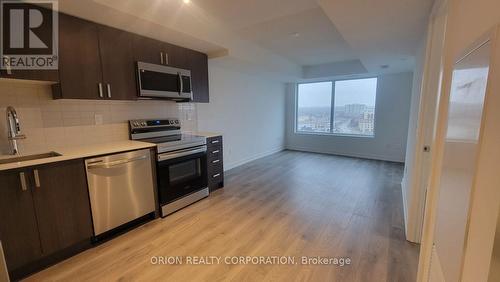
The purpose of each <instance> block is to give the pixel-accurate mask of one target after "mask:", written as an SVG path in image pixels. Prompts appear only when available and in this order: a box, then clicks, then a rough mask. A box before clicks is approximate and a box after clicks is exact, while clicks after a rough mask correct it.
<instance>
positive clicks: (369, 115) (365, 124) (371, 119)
mask: <svg viewBox="0 0 500 282" xmlns="http://www.w3.org/2000/svg"><path fill="white" fill-rule="evenodd" d="M374 125H375V113H374V112H373V110H366V111H364V112H363V116H362V117H361V119H360V120H359V130H360V131H361V133H363V134H373V130H374Z"/></svg>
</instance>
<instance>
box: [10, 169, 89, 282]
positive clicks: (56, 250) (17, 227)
mask: <svg viewBox="0 0 500 282" xmlns="http://www.w3.org/2000/svg"><path fill="white" fill-rule="evenodd" d="M0 183H2V187H1V189H0V240H1V241H2V245H3V247H4V251H5V259H6V262H7V267H8V269H9V274H10V276H11V279H12V280H17V279H19V278H21V277H23V276H26V275H27V274H29V273H32V272H34V271H37V270H40V269H42V268H43V267H45V266H47V265H50V264H52V263H54V262H57V261H58V260H62V259H64V258H67V257H69V256H71V255H73V254H75V253H76V252H78V251H81V250H82V249H85V248H86V247H90V245H91V241H90V238H91V236H92V233H93V230H92V221H91V211H90V202H89V196H88V190H87V180H86V176H85V167H84V162H83V160H72V161H67V162H60V163H53V164H48V165H43V166H36V167H29V168H26V169H23V170H13V171H6V172H0Z"/></svg>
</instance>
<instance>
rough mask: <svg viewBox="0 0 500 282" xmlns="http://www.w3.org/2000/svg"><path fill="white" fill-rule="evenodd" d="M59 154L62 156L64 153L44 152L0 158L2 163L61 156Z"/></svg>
mask: <svg viewBox="0 0 500 282" xmlns="http://www.w3.org/2000/svg"><path fill="white" fill-rule="evenodd" d="M59 156H62V155H61V154H59V153H57V152H48V153H42V154H36V155H27V156H19V157H12V158H5V159H0V164H10V163H17V162H24V161H33V160H40V159H46V158H53V157H59Z"/></svg>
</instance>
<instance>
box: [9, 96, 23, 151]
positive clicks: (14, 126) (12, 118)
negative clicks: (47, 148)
mask: <svg viewBox="0 0 500 282" xmlns="http://www.w3.org/2000/svg"><path fill="white" fill-rule="evenodd" d="M7 129H8V130H9V134H8V139H9V142H10V146H11V149H12V155H19V148H18V147H17V140H20V139H26V136H25V135H23V134H21V127H20V125H19V118H18V117H17V113H16V109H14V107H11V106H9V107H7Z"/></svg>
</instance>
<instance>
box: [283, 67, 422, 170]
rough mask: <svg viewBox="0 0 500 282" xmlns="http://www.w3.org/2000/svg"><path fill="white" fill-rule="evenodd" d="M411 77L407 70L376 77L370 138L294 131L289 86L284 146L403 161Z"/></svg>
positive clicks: (291, 98) (291, 91)
mask: <svg viewBox="0 0 500 282" xmlns="http://www.w3.org/2000/svg"><path fill="white" fill-rule="evenodd" d="M412 80H413V74H412V73H411V72H407V73H398V74H387V75H381V76H379V78H378V85H377V101H376V105H375V106H376V109H375V137H374V138H369V137H348V136H332V135H311V134H298V133H295V132H294V122H295V121H294V114H293V113H294V109H295V106H294V103H295V98H294V95H295V90H294V89H295V87H289V91H287V112H288V113H292V114H289V115H288V116H287V139H286V147H287V149H291V150H301V151H311V152H318V153H328V154H337V155H347V156H354V157H362V158H370V159H380V160H388V161H396V162H404V160H405V151H406V138H407V135H408V118H409V113H410V99H411V92H412V90H411V89H412Z"/></svg>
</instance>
